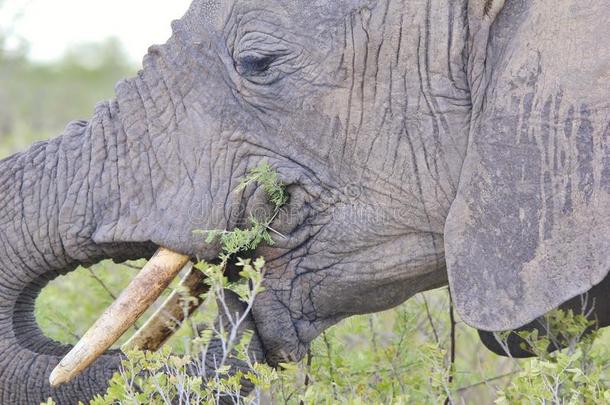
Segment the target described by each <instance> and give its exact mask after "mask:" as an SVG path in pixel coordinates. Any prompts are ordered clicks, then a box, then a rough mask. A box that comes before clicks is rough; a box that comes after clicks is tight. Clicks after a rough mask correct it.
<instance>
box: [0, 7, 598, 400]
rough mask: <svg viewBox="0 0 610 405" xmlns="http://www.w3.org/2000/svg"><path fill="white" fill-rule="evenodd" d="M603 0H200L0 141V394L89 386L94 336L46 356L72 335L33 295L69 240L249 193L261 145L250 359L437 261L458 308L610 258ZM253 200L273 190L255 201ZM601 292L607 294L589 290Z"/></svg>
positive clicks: (555, 280) (79, 255) (81, 254)
mask: <svg viewBox="0 0 610 405" xmlns="http://www.w3.org/2000/svg"><path fill="white" fill-rule="evenodd" d="M607 14H608V5H607V3H606V2H602V1H586V2H583V1H581V0H579V1H577V0H559V1H553V2H550V1H548V2H543V1H541V2H533V1H507V3H506V4H503V1H502V0H496V1H483V0H471V1H467V0H457V1H449V2H448V1H445V0H428V1H425V0H339V1H336V0H332V1H331V0H318V1H309V0H308V1H304V0H195V2H194V3H193V5H192V6H191V9H190V10H189V11H188V13H187V14H186V15H185V17H184V18H183V19H181V20H180V21H177V22H175V23H174V24H173V29H174V34H173V36H172V37H171V39H169V41H168V42H167V43H166V44H165V45H162V46H155V47H152V48H151V49H150V51H149V53H148V55H147V56H146V58H145V59H144V66H143V70H142V72H141V73H140V74H139V75H138V76H137V77H135V78H131V79H127V80H125V81H123V82H121V83H119V84H118V86H117V88H116V99H115V100H113V101H111V102H106V103H102V104H99V105H98V106H97V109H96V112H95V115H94V116H93V118H92V119H91V121H89V122H77V123H72V124H70V125H69V126H68V127H67V129H66V130H65V132H64V134H63V135H62V136H61V137H59V138H57V139H54V140H51V141H49V142H44V143H39V144H37V145H34V146H33V147H32V148H31V149H29V150H28V151H27V152H25V153H22V154H18V155H15V156H13V157H11V158H9V159H7V160H4V161H2V162H0V202H1V204H0V353H1V356H0V403H2V404H32V403H38V402H39V401H41V400H45V399H46V398H47V397H48V396H53V398H55V399H56V401H57V402H58V403H60V404H72V403H76V401H77V400H85V399H88V398H90V397H91V396H92V395H94V394H95V393H99V392H102V391H103V390H104V388H105V387H106V384H107V380H108V379H109V377H110V376H111V374H112V372H113V371H114V370H116V366H117V363H118V361H119V358H118V356H117V354H116V353H114V354H113V353H109V354H108V355H106V356H104V357H103V358H101V359H100V360H98V361H97V362H96V363H95V364H94V365H93V366H92V367H91V368H90V369H88V370H87V371H86V372H85V373H84V374H83V375H82V376H81V377H79V378H78V379H77V380H76V381H75V382H73V383H70V384H68V385H65V386H62V387H61V388H59V389H56V390H52V389H51V388H50V387H49V385H48V383H47V379H48V376H49V373H50V372H51V370H52V369H53V368H54V367H55V365H56V364H57V363H58V361H59V359H60V357H61V355H62V354H64V353H65V352H66V350H67V348H65V347H62V346H59V345H57V344H55V343H52V342H50V341H49V340H48V339H46V338H45V337H44V336H42V334H41V332H40V331H39V330H38V328H37V326H36V324H35V320H34V317H33V315H32V308H33V303H34V300H35V297H36V295H37V294H38V292H39V290H40V289H41V288H42V287H43V286H44V285H45V284H46V283H47V282H48V281H49V280H50V279H53V278H55V277H56V276H57V275H59V274H64V273H66V272H68V271H71V270H72V269H74V268H75V266H77V265H78V264H85V265H86V264H91V263H95V262H97V261H99V260H101V259H104V258H112V259H114V260H116V261H120V260H124V259H129V258H139V257H147V256H150V255H151V254H152V252H153V251H154V249H155V248H156V247H157V246H166V247H168V248H171V249H174V250H177V251H179V252H182V253H186V254H190V255H192V256H193V257H199V258H203V259H213V258H214V257H216V256H217V254H218V247H211V246H208V245H206V244H205V243H204V242H203V240H202V238H201V237H199V236H197V235H194V234H193V233H192V231H193V230H197V229H231V228H233V227H235V226H239V225H241V224H243V223H244V219H245V218H247V217H248V215H249V214H250V213H254V214H255V215H259V216H261V215H263V214H261V212H264V211H265V209H264V208H265V207H267V206H268V205H269V204H267V202H266V201H265V197H264V194H263V193H262V192H261V191H260V190H256V189H249V190H247V191H245V192H243V193H234V192H233V190H234V189H235V186H236V185H237V182H238V181H239V179H240V178H241V177H242V176H243V175H244V174H245V173H246V172H247V170H248V169H249V168H252V167H255V166H256V165H258V163H260V162H261V161H263V160H266V161H268V162H269V163H271V164H272V165H273V167H275V168H276V169H277V170H278V172H279V173H280V175H281V177H282V179H283V181H284V182H285V183H286V184H287V185H288V186H289V187H288V190H289V192H290V194H291V200H290V203H289V204H288V206H287V207H286V210H285V211H284V213H283V214H282V215H280V216H279V217H278V218H277V219H276V220H275V222H274V224H273V227H274V228H276V229H277V230H278V231H280V232H281V233H283V234H285V235H288V236H289V238H288V239H282V238H278V241H277V244H276V245H275V246H273V247H262V248H260V249H259V251H258V252H256V253H257V254H262V255H264V256H265V257H266V259H267V261H268V269H267V275H266V287H267V288H266V291H265V292H264V293H263V294H262V295H261V296H260V299H259V300H258V301H257V304H256V305H255V308H254V311H253V318H252V319H250V322H251V323H250V326H251V327H252V328H253V329H254V330H255V338H254V342H253V344H252V347H251V351H252V355H253V357H255V358H256V359H258V360H260V361H263V360H266V361H267V362H269V363H270V364H277V363H278V362H280V361H283V360H297V359H299V358H301V357H302V356H303V354H304V353H305V352H306V349H307V346H308V344H309V342H311V340H312V339H313V338H315V337H316V336H317V335H319V334H320V333H321V332H322V331H323V330H324V329H325V328H327V327H329V326H330V325H332V324H334V323H336V322H338V321H339V320H341V319H343V318H345V317H348V316H350V315H352V314H361V313H368V312H374V311H379V310H383V309H386V308H390V307H392V306H395V305H397V304H399V303H401V302H403V301H404V300H405V299H407V298H409V297H410V296H412V295H413V294H415V293H417V292H419V291H423V290H427V289H431V288H434V287H438V286H442V285H444V284H446V283H447V281H448V280H449V282H450V285H451V288H452V293H453V296H454V299H455V302H456V305H457V308H458V310H459V312H460V315H461V316H462V317H463V319H464V320H465V321H466V322H468V323H469V324H471V325H473V326H475V327H478V328H480V329H484V330H490V331H491V330H504V329H513V328H517V327H519V326H521V325H524V324H526V323H528V322H530V321H532V320H533V319H535V318H537V317H538V316H540V315H542V314H543V313H545V312H546V311H548V310H550V309H552V308H554V307H557V306H558V305H560V304H561V303H563V302H565V301H567V300H569V299H570V298H572V297H575V296H577V295H579V294H581V293H584V292H585V291H587V290H589V289H590V288H591V287H592V286H593V285H595V284H597V283H599V282H600V281H601V280H602V279H603V278H604V277H605V276H606V274H607V273H608V270H609V269H610V262H609V261H610V255H608V250H609V248H610V246H609V240H608V236H607V235H608V234H610V213H609V208H608V207H609V206H610V180H609V178H610V150H609V137H610V124H609V117H610V106H609V104H608V103H609V101H608V100H610V98H609V97H608V95H610V80H609V79H610V59H609V57H608V55H609V54H610V44H609V43H608V41H607V39H608V38H610V26H608V24H607V23H606V21H605V20H604V18H602V17H601V16H605V15H607ZM267 208H268V207H267ZM606 299H607V298H606Z"/></svg>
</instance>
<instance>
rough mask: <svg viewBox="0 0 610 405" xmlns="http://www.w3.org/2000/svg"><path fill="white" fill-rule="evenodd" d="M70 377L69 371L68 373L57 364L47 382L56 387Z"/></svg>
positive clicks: (67, 380)
mask: <svg viewBox="0 0 610 405" xmlns="http://www.w3.org/2000/svg"><path fill="white" fill-rule="evenodd" d="M71 379H72V377H71V376H70V373H68V371H67V370H66V369H65V368H64V367H63V366H62V365H61V364H59V365H58V366H57V367H55V369H54V370H53V372H52V373H51V376H50V377H49V383H50V384H51V387H52V388H57V387H59V386H60V385H62V384H65V383H67V382H69V381H70V380H71Z"/></svg>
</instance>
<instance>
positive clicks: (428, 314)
mask: <svg viewBox="0 0 610 405" xmlns="http://www.w3.org/2000/svg"><path fill="white" fill-rule="evenodd" d="M422 298H423V299H424V306H425V308H426V316H427V317H428V322H430V327H431V328H432V333H433V334H434V341H435V342H436V344H439V343H440V339H439V338H438V333H437V332H436V327H435V326H434V321H432V314H431V313H430V306H429V305H428V299H427V298H426V294H422Z"/></svg>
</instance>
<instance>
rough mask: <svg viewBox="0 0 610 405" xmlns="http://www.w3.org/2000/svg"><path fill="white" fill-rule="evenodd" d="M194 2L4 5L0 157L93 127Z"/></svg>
mask: <svg viewBox="0 0 610 405" xmlns="http://www.w3.org/2000/svg"><path fill="white" fill-rule="evenodd" d="M189 4H190V1H188V0H172V1H162V0H128V1H125V0H123V1H122V0H105V1H82V0H53V1H48V0H0V156H6V155H7V154H9V153H11V152H14V151H17V150H20V149H23V148H24V147H26V146H27V145H29V144H30V143H31V142H32V141H34V140H39V139H46V138H49V137H50V136H55V135H57V134H59V133H60V132H61V131H62V129H63V128H64V127H65V125H66V124H67V123H68V122H69V121H70V120H75V119H87V118H88V117H90V115H91V114H92V112H93V108H94V107H95V103H96V102H98V101H100V100H104V99H108V98H111V97H112V95H113V88H114V84H115V83H116V82H117V81H118V80H120V79H121V78H123V77H125V76H128V75H133V74H134V73H135V72H136V71H137V69H138V67H139V65H140V61H141V59H142V57H143V56H144V54H145V53H146V51H147V48H148V46H149V45H153V44H156V43H164V42H165V40H166V39H167V38H168V37H169V36H170V34H171V29H170V22H171V21H172V20H173V19H176V18H180V17H181V16H182V14H183V13H184V12H185V11H186V10H187V8H188V5H189Z"/></svg>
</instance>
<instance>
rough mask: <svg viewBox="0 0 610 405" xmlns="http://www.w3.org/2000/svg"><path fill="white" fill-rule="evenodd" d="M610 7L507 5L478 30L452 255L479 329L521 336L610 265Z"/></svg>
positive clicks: (469, 316) (461, 294) (463, 303)
mask: <svg viewBox="0 0 610 405" xmlns="http://www.w3.org/2000/svg"><path fill="white" fill-rule="evenodd" d="M609 8H610V6H608V4H607V3H606V2H581V1H580V0H558V1H553V2H543V1H541V2H521V1H514V2H507V4H506V6H505V7H504V8H503V9H502V10H501V11H500V13H499V14H498V15H497V18H496V19H495V21H493V24H492V23H491V21H489V22H488V23H487V26H486V24H485V21H484V19H485V16H483V17H482V18H483V22H479V25H478V26H477V30H475V32H472V33H471V35H472V40H473V44H474V46H473V49H472V50H471V53H470V63H471V68H470V77H471V84H472V89H473V119H472V124H471V125H472V126H471V132H470V138H469V144H468V151H467V155H466V159H465V162H464V166H463V169H462V174H461V178H460V185H459V187H458V193H457V197H456V199H455V201H454V203H453V205H452V207H451V209H450V212H449V216H448V220H447V223H446V227H445V250H446V259H447V266H448V273H449V282H450V285H451V290H452V294H453V298H454V300H455V304H456V307H457V309H458V311H459V313H460V315H461V317H462V318H463V319H464V321H466V322H467V323H468V324H470V325H472V326H474V327H477V328H478V329H482V330H487V331H500V330H509V329H516V328H518V327H520V326H522V325H524V324H527V323H528V322H530V321H532V320H533V319H535V318H537V317H538V316H540V315H542V314H544V313H545V312H548V311H549V310H552V309H554V308H556V307H558V306H559V305H560V304H562V303H563V302H565V301H567V300H569V299H570V298H572V297H575V296H576V295H579V294H582V293H584V292H586V291H588V290H589V289H591V287H592V286H594V285H596V284H598V283H600V282H601V281H602V280H603V279H604V277H605V276H606V275H607V274H608V271H609V270H610V42H609V41H608V38H610V24H607V21H606V19H605V18H601V16H605V15H608V12H609V11H610V10H609ZM609 293H610V292H609Z"/></svg>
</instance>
